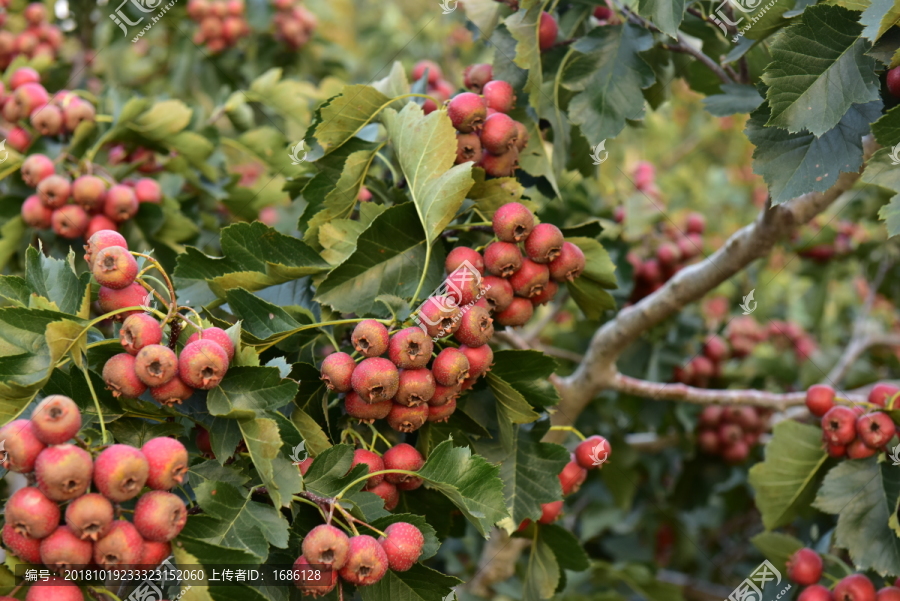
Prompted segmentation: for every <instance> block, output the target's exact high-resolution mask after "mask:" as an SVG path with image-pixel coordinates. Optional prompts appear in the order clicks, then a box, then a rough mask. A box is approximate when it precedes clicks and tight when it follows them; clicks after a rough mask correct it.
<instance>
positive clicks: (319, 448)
mask: <svg viewBox="0 0 900 601" xmlns="http://www.w3.org/2000/svg"><path fill="white" fill-rule="evenodd" d="M291 421H292V422H293V424H294V426H296V428H297V430H298V431H299V432H300V434H302V435H303V440H304V441H306V449H307V450H308V451H309V452H310V454H311V455H313V456H317V455H319V454H321V453H324V452H325V451H326V450H328V449H329V448H330V447H331V441H329V440H328V435H327V434H325V432H324V431H323V430H322V427H321V426H320V425H319V424H318V423H316V420H314V419H313V418H312V417H310V415H309V414H308V413H306V411H304V410H303V409H295V410H294V412H293V413H291Z"/></svg>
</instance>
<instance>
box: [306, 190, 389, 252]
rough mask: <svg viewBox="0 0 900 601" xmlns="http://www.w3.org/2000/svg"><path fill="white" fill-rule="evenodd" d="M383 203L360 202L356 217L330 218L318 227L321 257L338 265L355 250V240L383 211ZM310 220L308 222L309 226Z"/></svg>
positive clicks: (384, 207)
mask: <svg viewBox="0 0 900 601" xmlns="http://www.w3.org/2000/svg"><path fill="white" fill-rule="evenodd" d="M386 209H387V207H386V206H385V205H380V204H375V203H371V202H367V203H362V204H361V205H360V207H359V218H358V219H332V220H331V221H329V222H328V223H325V224H322V226H321V227H320V228H319V244H321V245H322V249H323V250H322V258H323V259H325V260H326V261H328V262H329V263H330V264H332V265H340V264H341V263H343V262H344V261H346V260H347V257H349V256H350V255H352V254H353V251H355V250H356V240H357V239H358V238H359V235H360V234H362V233H363V232H364V231H366V228H368V227H369V226H370V225H372V222H373V221H374V220H375V218H376V217H378V216H379V215H381V214H382V213H384V211H385V210H386ZM311 227H312V222H310V228H311Z"/></svg>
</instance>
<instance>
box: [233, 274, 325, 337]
mask: <svg viewBox="0 0 900 601" xmlns="http://www.w3.org/2000/svg"><path fill="white" fill-rule="evenodd" d="M225 300H226V301H227V302H228V306H229V307H230V308H231V310H232V312H233V313H234V314H235V315H236V316H237V317H238V318H239V319H240V320H241V323H242V324H243V327H242V328H241V333H242V334H243V339H244V341H246V342H247V343H249V344H253V345H257V346H258V345H262V344H266V343H270V342H271V341H273V340H276V339H283V338H285V337H286V336H289V335H290V334H289V333H290V332H295V331H299V330H300V329H301V328H303V327H304V326H309V325H311V324H312V323H313V317H312V316H311V315H305V314H298V315H297V317H301V318H302V320H301V321H298V319H296V318H295V316H294V315H292V314H291V313H288V312H287V311H286V310H285V309H283V308H282V307H279V306H278V305H274V304H272V303H269V302H266V301H264V300H263V299H261V298H259V297H258V296H256V295H253V294H251V293H249V292H247V291H246V290H244V289H243V288H235V289H234V290H229V291H228V292H226V293H225Z"/></svg>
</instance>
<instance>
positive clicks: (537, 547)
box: [522, 529, 561, 601]
mask: <svg viewBox="0 0 900 601" xmlns="http://www.w3.org/2000/svg"><path fill="white" fill-rule="evenodd" d="M525 570H526V571H525V578H524V580H525V582H524V585H525V586H524V589H523V591H522V599H523V601H541V600H543V599H550V598H551V597H553V593H555V592H556V587H557V585H558V584H559V579H560V574H561V572H560V569H559V563H557V561H556V555H555V554H554V553H553V549H552V548H550V545H548V544H547V543H546V541H544V540H543V539H542V538H541V536H540V529H538V534H537V536H536V537H535V539H534V542H533V543H532V545H531V552H530V553H529V554H528V563H527V564H526V566H525Z"/></svg>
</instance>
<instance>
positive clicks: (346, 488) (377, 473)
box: [334, 470, 427, 500]
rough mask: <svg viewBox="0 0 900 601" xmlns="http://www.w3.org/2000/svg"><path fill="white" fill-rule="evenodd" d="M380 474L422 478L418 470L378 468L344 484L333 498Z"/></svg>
mask: <svg viewBox="0 0 900 601" xmlns="http://www.w3.org/2000/svg"><path fill="white" fill-rule="evenodd" d="M381 474H406V475H407V476H415V477H417V478H422V476H421V475H419V473H418V472H411V471H409V470H379V471H377V472H369V473H368V474H366V475H365V476H363V477H361V478H357V479H356V480H354V481H353V482H351V483H350V484H348V485H347V486H345V487H344V490H342V491H341V492H339V493H338V494H337V495H335V497H334V498H335V500H337V499H340V498H342V497H343V496H344V495H345V494H347V492H349V491H350V489H351V488H353V487H354V486H356V485H357V484H359V483H360V482H365V481H366V480H368V479H369V478H371V477H372V476H380V475H381ZM423 479H427V478H423Z"/></svg>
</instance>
